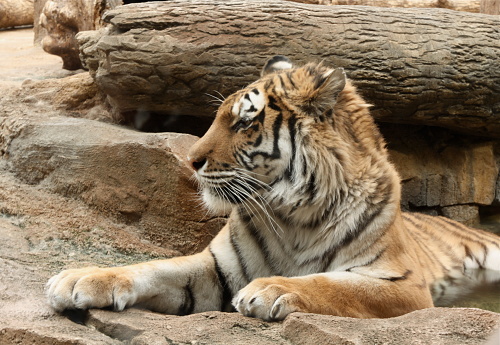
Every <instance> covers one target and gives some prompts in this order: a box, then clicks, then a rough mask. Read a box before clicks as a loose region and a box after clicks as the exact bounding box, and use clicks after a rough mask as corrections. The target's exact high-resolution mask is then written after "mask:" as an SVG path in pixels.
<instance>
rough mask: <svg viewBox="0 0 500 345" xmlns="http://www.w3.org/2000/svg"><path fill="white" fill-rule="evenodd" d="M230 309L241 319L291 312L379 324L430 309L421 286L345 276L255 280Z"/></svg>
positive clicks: (429, 300)
mask: <svg viewBox="0 0 500 345" xmlns="http://www.w3.org/2000/svg"><path fill="white" fill-rule="evenodd" d="M233 305H234V306H235V308H236V309H237V310H238V311H239V312H241V313H242V314H244V315H246V316H251V317H257V318H261V319H264V320H267V321H278V320H283V319H284V318H285V317H286V316H287V315H288V314H290V313H292V312H295V311H298V312H305V313H317V314H327V315H338V316H346V317H356V318H375V317H376V318H379V317H393V316H398V315H402V314H405V313H408V312H410V311H413V310H417V309H423V308H429V307H432V306H433V304H432V298H431V295H430V292H429V289H428V288H427V286H426V285H422V284H417V283H416V282H412V281H411V280H399V281H391V280H384V279H378V278H373V277H368V276H364V275H360V274H357V273H351V272H329V273H322V274H312V275H308V276H303V277H293V278H285V277H270V278H259V279H256V280H254V281H252V282H251V283H250V284H248V285H247V286H246V287H244V288H243V289H241V290H240V291H239V292H238V294H237V295H236V297H235V298H234V299H233Z"/></svg>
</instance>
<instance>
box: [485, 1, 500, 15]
mask: <svg viewBox="0 0 500 345" xmlns="http://www.w3.org/2000/svg"><path fill="white" fill-rule="evenodd" d="M480 12H481V13H486V14H500V0H481V7H480Z"/></svg>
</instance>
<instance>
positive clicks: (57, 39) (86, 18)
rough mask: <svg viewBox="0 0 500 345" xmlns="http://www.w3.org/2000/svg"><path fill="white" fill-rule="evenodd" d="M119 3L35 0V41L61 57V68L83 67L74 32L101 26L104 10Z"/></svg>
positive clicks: (88, 0) (93, 0) (112, 0)
mask: <svg viewBox="0 0 500 345" xmlns="http://www.w3.org/2000/svg"><path fill="white" fill-rule="evenodd" d="M121 4H122V1H121V0H36V3H35V9H36V14H37V16H38V17H37V20H36V22H35V43H37V42H41V45H42V48H43V49H44V50H45V51H46V52H47V53H49V54H54V55H58V56H60V57H61V58H62V60H63V68H64V69H68V70H76V69H79V68H82V63H81V61H80V57H79V52H78V42H77V41H76V39H75V35H76V34H77V33H78V32H79V31H84V30H95V29H99V28H101V27H102V26H103V23H102V15H103V13H104V11H105V10H108V9H110V8H114V7H116V6H118V5H121Z"/></svg>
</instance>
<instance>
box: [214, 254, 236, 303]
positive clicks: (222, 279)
mask: <svg viewBox="0 0 500 345" xmlns="http://www.w3.org/2000/svg"><path fill="white" fill-rule="evenodd" d="M208 250H209V252H210V254H211V255H212V257H213V258H214V263H215V272H216V273H217V279H218V283H219V287H220V289H221V290H222V293H221V295H220V307H219V310H220V311H234V307H233V305H232V304H231V300H232V299H233V293H232V291H231V289H230V288H229V284H228V283H227V280H226V276H225V275H224V273H223V272H222V269H221V268H220V265H219V262H218V260H217V258H216V257H215V255H214V253H213V252H212V248H210V247H209V249H208Z"/></svg>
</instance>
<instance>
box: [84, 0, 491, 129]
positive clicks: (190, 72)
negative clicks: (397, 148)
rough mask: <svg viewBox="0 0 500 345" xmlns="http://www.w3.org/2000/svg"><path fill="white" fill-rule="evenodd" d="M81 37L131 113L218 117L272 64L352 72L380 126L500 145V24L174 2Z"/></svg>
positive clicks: (123, 11)
mask: <svg viewBox="0 0 500 345" xmlns="http://www.w3.org/2000/svg"><path fill="white" fill-rule="evenodd" d="M104 20H105V21H107V22H109V23H110V24H111V25H110V26H109V27H107V28H106V29H103V30H100V31H99V32H96V31H94V32H85V33H80V34H79V35H78V36H77V39H78V40H79V43H80V45H81V57H82V60H83V62H84V64H85V66H86V67H87V68H88V69H89V70H90V72H91V73H92V76H93V77H94V78H95V79H96V82H97V84H98V86H99V87H100V89H101V90H103V92H104V93H106V94H107V95H108V97H109V100H110V103H111V104H112V105H113V106H114V107H115V108H116V109H118V110H119V111H121V112H130V111H150V112H160V113H163V114H176V115H179V114H180V115H195V116H200V117H202V116H208V117H212V116H213V113H214V112H213V110H214V108H212V109H210V108H208V106H207V105H208V104H209V103H210V100H211V99H210V97H209V96H207V95H206V94H207V93H208V94H212V95H214V96H215V95H217V92H220V93H221V94H222V95H224V96H227V95H229V94H231V93H233V92H234V91H236V90H238V89H239V88H241V87H243V86H245V85H247V84H249V83H251V82H253V81H255V79H257V78H258V74H259V69H260V68H261V66H262V65H263V64H264V62H265V60H266V59H267V58H269V57H270V56H272V55H275V54H283V55H287V56H289V57H291V58H292V60H293V61H295V62H297V63H305V62H308V61H311V60H325V62H326V63H328V64H331V65H334V66H340V67H343V68H345V69H346V71H347V74H348V76H349V77H350V78H351V79H353V80H354V82H355V84H356V85H358V86H359V89H360V90H361V92H362V94H363V95H364V96H365V98H366V99H367V101H368V102H370V103H372V104H374V105H375V107H374V108H373V114H374V115H375V117H376V118H377V119H378V120H380V121H385V122H396V123H411V124H425V125H437V126H443V127H448V128H454V129H458V130H461V131H464V132H468V133H472V134H474V135H485V136H493V137H500V92H499V91H500V74H499V73H500V72H499V71H500V60H499V59H497V57H498V56H499V55H500V43H499V42H500V32H499V31H498V30H497V28H498V26H499V25H500V17H498V16H491V15H484V14H477V13H466V12H458V11H451V10H441V9H403V8H397V9H396V8H377V7H360V6H328V7H327V6H315V5H307V4H297V3H294V2H290V1H280V0H276V1H271V2H269V1H264V0H262V1H252V2H242V1H239V0H231V1H229V2H228V1H215V2H214V1H207V0H195V1H185V0H172V1H164V2H148V3H143V4H131V5H125V6H120V7H118V8H116V9H114V10H111V11H108V12H107V13H106V15H105V17H104Z"/></svg>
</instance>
